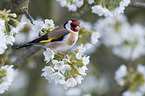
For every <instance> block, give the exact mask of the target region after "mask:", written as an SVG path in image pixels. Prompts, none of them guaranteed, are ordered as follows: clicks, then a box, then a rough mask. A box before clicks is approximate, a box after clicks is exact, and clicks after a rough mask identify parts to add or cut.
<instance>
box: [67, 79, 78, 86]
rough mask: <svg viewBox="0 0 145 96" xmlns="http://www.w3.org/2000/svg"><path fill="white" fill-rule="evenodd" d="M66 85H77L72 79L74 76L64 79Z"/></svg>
mask: <svg viewBox="0 0 145 96" xmlns="http://www.w3.org/2000/svg"><path fill="white" fill-rule="evenodd" d="M66 85H67V86H68V87H74V86H75V85H77V81H76V80H75V79H74V78H69V79H68V80H67V81H66Z"/></svg>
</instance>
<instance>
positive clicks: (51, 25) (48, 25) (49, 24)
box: [42, 19, 55, 31]
mask: <svg viewBox="0 0 145 96" xmlns="http://www.w3.org/2000/svg"><path fill="white" fill-rule="evenodd" d="M44 21H45V23H44V24H43V26H42V28H46V29H48V28H49V29H50V31H52V30H53V29H54V25H55V24H54V22H53V20H52V19H50V20H49V19H45V20H44Z"/></svg>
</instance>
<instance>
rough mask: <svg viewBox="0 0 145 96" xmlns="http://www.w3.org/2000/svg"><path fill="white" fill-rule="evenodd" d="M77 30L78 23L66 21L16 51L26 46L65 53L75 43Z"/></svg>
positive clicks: (78, 28)
mask: <svg viewBox="0 0 145 96" xmlns="http://www.w3.org/2000/svg"><path fill="white" fill-rule="evenodd" d="M79 30H80V25H79V22H78V21H76V20H68V21H66V22H65V23H64V24H62V25H61V26H59V27H56V28H55V29H53V30H52V31H50V32H48V33H46V34H45V35H43V36H40V37H38V38H36V39H35V40H32V41H30V42H28V43H26V44H24V45H22V46H19V47H17V48H16V49H20V48H23V47H28V46H39V47H43V48H50V49H51V50H53V51H54V52H59V51H67V50H69V49H71V48H72V47H73V46H74V45H75V43H76V42H77V40H78V34H79Z"/></svg>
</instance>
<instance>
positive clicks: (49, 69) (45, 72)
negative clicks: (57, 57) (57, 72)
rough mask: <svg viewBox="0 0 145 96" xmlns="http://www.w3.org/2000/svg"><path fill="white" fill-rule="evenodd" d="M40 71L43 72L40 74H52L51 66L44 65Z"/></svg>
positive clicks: (45, 75)
mask: <svg viewBox="0 0 145 96" xmlns="http://www.w3.org/2000/svg"><path fill="white" fill-rule="evenodd" d="M42 71H44V72H43V73H42V74H41V76H44V77H47V76H49V77H51V76H52V75H53V72H54V69H53V68H52V67H51V66H45V68H43V69H42Z"/></svg>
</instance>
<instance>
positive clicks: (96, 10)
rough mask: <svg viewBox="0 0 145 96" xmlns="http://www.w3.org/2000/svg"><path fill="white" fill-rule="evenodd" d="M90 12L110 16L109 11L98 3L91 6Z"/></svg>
mask: <svg viewBox="0 0 145 96" xmlns="http://www.w3.org/2000/svg"><path fill="white" fill-rule="evenodd" d="M92 13H95V14H98V15H99V16H102V15H104V16H112V14H111V12H110V11H109V10H108V9H106V8H103V7H102V6H100V5H95V6H93V7H92Z"/></svg>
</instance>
